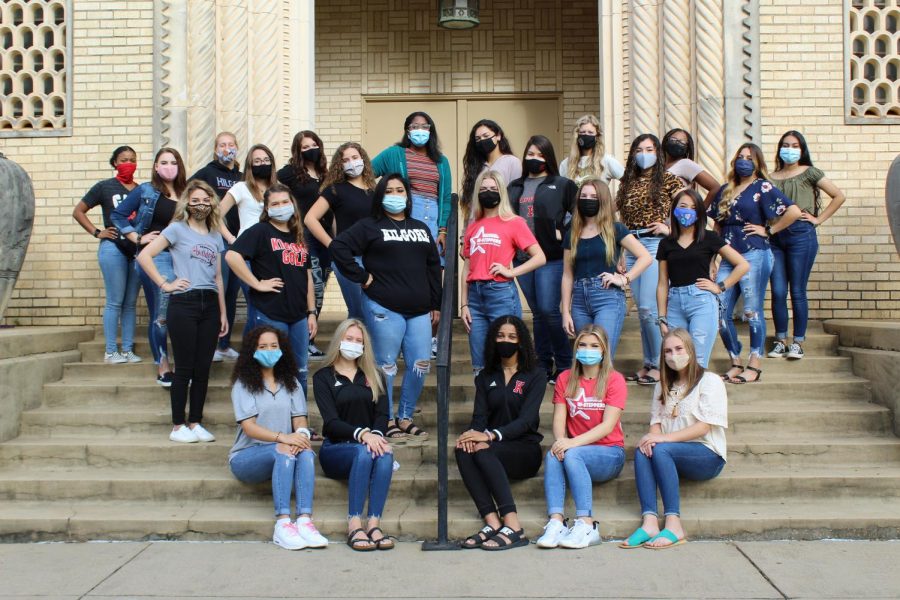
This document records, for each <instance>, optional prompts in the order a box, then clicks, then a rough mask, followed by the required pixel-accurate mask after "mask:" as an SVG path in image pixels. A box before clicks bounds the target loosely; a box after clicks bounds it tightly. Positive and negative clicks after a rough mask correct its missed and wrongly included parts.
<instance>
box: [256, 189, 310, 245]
mask: <svg viewBox="0 0 900 600" xmlns="http://www.w3.org/2000/svg"><path fill="white" fill-rule="evenodd" d="M276 193H285V194H287V195H288V198H290V199H291V204H293V205H294V214H293V215H291V218H290V219H288V222H287V226H288V231H290V232H291V235H293V236H294V243H295V244H297V245H298V246H303V245H304V244H303V219H301V218H300V208H299V207H298V206H297V199H296V198H294V195H293V194H291V188H289V187H288V186H286V185H284V184H283V183H276V184H275V185H273V186H271V187H270V188H269V189H267V190H266V191H265V192H263V211H262V214H261V215H259V220H260V222H262V223H268V222H270V221H271V220H272V219H271V218H269V198H270V197H271V196H272V194H276Z"/></svg>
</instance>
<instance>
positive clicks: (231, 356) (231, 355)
mask: <svg viewBox="0 0 900 600" xmlns="http://www.w3.org/2000/svg"><path fill="white" fill-rule="evenodd" d="M222 355H223V356H224V357H225V360H237V359H238V356H240V353H238V351H237V350H235V349H234V348H232V347H231V346H229V347H227V348H225V349H224V350H222Z"/></svg>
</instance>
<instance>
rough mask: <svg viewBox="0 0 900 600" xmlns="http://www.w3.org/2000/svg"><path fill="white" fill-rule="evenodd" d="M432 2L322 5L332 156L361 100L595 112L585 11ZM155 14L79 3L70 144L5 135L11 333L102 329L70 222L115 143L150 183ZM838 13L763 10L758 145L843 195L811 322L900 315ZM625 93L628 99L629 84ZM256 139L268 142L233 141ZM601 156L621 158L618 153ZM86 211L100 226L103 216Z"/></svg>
mask: <svg viewBox="0 0 900 600" xmlns="http://www.w3.org/2000/svg"><path fill="white" fill-rule="evenodd" d="M726 1H728V0H726ZM434 5H435V3H434V2H432V1H431V0H409V1H401V0H379V1H373V2H363V1H362V0H341V1H334V2H318V3H317V6H316V10H317V14H316V18H315V25H316V63H315V66H316V108H315V111H316V118H315V121H316V126H315V128H316V129H317V130H318V131H319V133H320V134H321V135H322V137H323V139H324V141H325V144H326V146H327V147H328V148H330V149H333V148H334V147H335V146H336V145H337V144H339V143H341V142H343V141H345V140H347V139H360V137H361V129H362V125H363V124H362V96H363V94H406V93H428V94H443V93H448V94H449V93H455V94H459V93H469V92H473V93H491V92H494V93H499V92H536V91H555V92H561V93H562V103H563V112H564V123H565V127H566V129H568V127H569V126H570V125H571V123H572V121H573V120H574V119H575V118H576V117H577V116H579V115H581V114H583V113H586V112H596V111H597V110H598V104H599V99H598V98H599V86H600V81H601V74H600V73H599V67H598V56H597V55H598V47H597V35H598V34H597V4H596V3H594V2H590V1H582V0H579V1H576V2H568V1H564V0H555V1H554V2H550V3H547V2H537V1H536V0H496V1H492V2H490V1H489V2H482V8H483V10H482V26H481V27H480V28H478V29H475V30H472V31H467V32H452V33H451V32H448V31H445V30H440V29H438V28H437V26H436V24H435V18H434V15H435V7H434ZM153 11H154V3H153V2H150V1H149V0H146V1H144V0H128V1H120V2H107V3H103V4H98V3H94V2H81V1H78V2H75V3H74V14H73V31H74V51H73V59H74V61H73V67H72V68H73V77H72V85H73V86H74V88H73V106H72V135H71V136H70V137H49V138H13V139H3V140H0V148H2V150H3V152H4V153H5V154H6V155H7V156H8V157H9V158H12V159H13V160H16V161H17V162H19V163H20V164H21V165H22V166H23V167H24V168H25V169H27V170H28V171H29V173H30V174H31V175H32V178H33V179H34V183H35V190H36V194H37V218H36V223H35V229H34V236H33V237H32V242H31V247H30V249H29V253H28V258H27V260H26V264H25V267H24V269H23V273H22V275H21V276H20V278H19V283H18V285H17V290H16V292H15V295H14V297H13V299H12V301H11V302H10V306H9V308H8V309H7V316H6V319H5V322H6V323H9V324H22V325H32V324H34V325H38V324H46V325H50V324H92V325H97V324H99V323H100V318H101V313H102V310H103V284H102V280H101V278H100V273H99V269H98V268H97V262H96V242H95V240H93V239H92V238H90V237H89V236H88V235H87V234H85V233H84V232H83V231H82V230H81V228H80V227H79V226H78V225H77V224H76V223H75V222H74V221H73V220H72V218H71V211H72V207H73V206H74V204H75V203H76V202H77V201H78V200H79V199H80V198H81V196H82V195H83V194H84V192H85V191H86V190H87V189H88V188H89V187H90V186H91V185H92V184H93V183H94V182H95V181H97V180H99V179H102V178H105V177H109V176H110V175H111V173H112V172H111V170H110V169H108V168H107V164H106V161H107V159H108V156H109V152H110V151H111V150H112V148H113V147H115V146H117V145H120V144H129V145H131V146H133V147H134V148H135V149H137V151H138V154H139V163H140V164H139V171H138V178H139V179H140V180H146V179H147V178H148V177H149V170H150V161H151V160H152V156H153V150H154V148H153V147H152V146H153V51H154V50H153V37H154V36H153V32H154V19H153ZM842 13H843V1H842V0H829V1H828V2H821V1H818V0H790V1H789V0H761V1H760V47H761V49H762V50H761V55H760V82H761V94H760V105H761V122H762V141H763V149H764V151H765V153H766V156H767V158H769V159H770V160H771V159H772V157H774V153H775V149H774V144H775V142H776V141H777V139H778V137H779V136H780V134H781V133H782V132H783V131H784V130H786V129H789V128H796V129H799V130H801V131H803V132H804V133H805V134H806V136H807V139H808V140H809V142H810V145H811V150H812V152H813V157H814V160H815V161H816V164H817V166H819V167H821V168H822V169H823V170H824V171H825V172H826V174H827V175H828V176H829V178H831V179H832V180H833V181H834V182H835V183H836V184H837V185H839V186H840V187H841V188H842V189H843V190H844V191H845V192H846V193H847V197H848V200H847V202H846V204H845V205H844V207H843V208H842V209H841V211H839V212H838V214H837V215H836V216H835V217H834V218H833V219H832V220H831V221H830V222H828V223H827V224H826V225H825V226H823V227H822V228H821V229H820V230H819V241H820V244H821V250H820V254H819V259H818V262H817V265H816V268H815V270H814V272H813V277H812V281H811V283H810V298H811V306H810V308H811V311H812V315H811V316H812V317H813V318H831V317H851V318H853V317H864V318H890V319H896V318H900V261H898V259H897V255H896V252H895V250H894V247H893V244H892V241H891V238H890V232H889V229H888V225H887V219H886V213H885V209H884V176H885V174H886V170H887V166H888V165H889V164H890V161H891V160H892V159H893V157H894V156H895V155H896V154H897V153H898V152H900V135H898V132H900V128H898V126H896V125H893V126H891V125H847V124H845V118H844V117H845V107H844V102H843V93H844V66H843V14H842ZM491 49H493V50H491ZM626 60H627V59H626ZM626 66H627V65H626ZM626 73H627V69H626ZM624 89H625V91H626V94H625V98H623V101H627V99H628V94H629V93H630V92H629V90H630V88H629V87H628V84H627V83H626V84H625V88H624ZM625 114H626V115H627V114H628V113H627V111H626V113H625ZM398 118H399V117H398ZM291 133H292V132H290V131H283V132H282V134H283V136H282V137H283V138H284V139H287V137H288V136H289V135H290V134H291ZM255 141H267V140H241V144H242V146H243V147H244V148H246V147H247V146H248V145H249V144H250V143H251V142H255ZM370 150H372V151H373V153H374V151H377V150H378V149H370ZM610 150H611V151H614V152H616V153H617V154H618V155H619V156H620V157H622V158H624V152H625V150H626V148H611V149H610ZM733 150H734V149H733V148H729V149H728V152H729V153H731V152H733ZM279 158H280V160H279V163H282V162H283V160H284V159H286V158H287V157H286V156H282V157H279ZM91 216H92V218H93V219H94V220H95V221H96V222H99V211H98V210H95V211H94V212H92V213H91ZM330 287H331V288H332V290H331V293H332V294H334V293H336V292H337V286H336V285H334V284H332V285H331V286H330ZM333 297H334V296H332V298H333ZM140 304H141V305H143V300H141V301H140ZM332 306H333V304H332Z"/></svg>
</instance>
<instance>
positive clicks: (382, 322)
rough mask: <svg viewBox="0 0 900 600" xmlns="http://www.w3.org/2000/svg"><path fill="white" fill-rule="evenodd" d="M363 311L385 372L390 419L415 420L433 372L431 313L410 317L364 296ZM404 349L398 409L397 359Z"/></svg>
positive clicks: (377, 360)
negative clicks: (396, 386)
mask: <svg viewBox="0 0 900 600" xmlns="http://www.w3.org/2000/svg"><path fill="white" fill-rule="evenodd" d="M363 314H364V316H365V322H366V327H368V328H369V333H370V334H371V335H372V345H373V346H374V347H375V363H376V364H377V365H378V368H379V369H381V371H382V372H383V373H384V381H385V385H386V387H387V397H388V410H389V411H390V414H389V415H388V416H389V417H390V418H394V417H396V418H397V419H398V420H400V419H412V417H413V413H414V412H415V411H416V403H417V402H418V401H419V395H420V394H421V393H422V388H423V387H425V376H426V375H427V374H428V373H429V371H431V315H430V314H429V313H425V314H422V315H416V316H412V317H407V316H405V315H401V314H400V313H395V312H393V311H391V310H388V309H386V308H385V307H383V306H382V305H380V304H378V303H377V302H375V301H374V300H372V299H371V298H369V297H368V296H366V295H363ZM401 349H402V350H403V360H404V362H405V363H406V373H405V374H404V377H403V384H402V385H401V386H400V402H399V403H398V408H397V412H396V413H395V412H394V389H393V388H394V378H396V377H397V371H398V368H397V358H398V356H399V355H400V350H401Z"/></svg>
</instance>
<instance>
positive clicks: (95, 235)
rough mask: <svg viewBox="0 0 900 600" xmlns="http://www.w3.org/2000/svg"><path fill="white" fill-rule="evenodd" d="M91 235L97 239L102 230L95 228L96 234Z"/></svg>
mask: <svg viewBox="0 0 900 600" xmlns="http://www.w3.org/2000/svg"><path fill="white" fill-rule="evenodd" d="M91 235H92V236H94V237H97V236H98V235H100V230H99V229H97V228H96V227H95V228H94V233H92V234H91Z"/></svg>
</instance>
